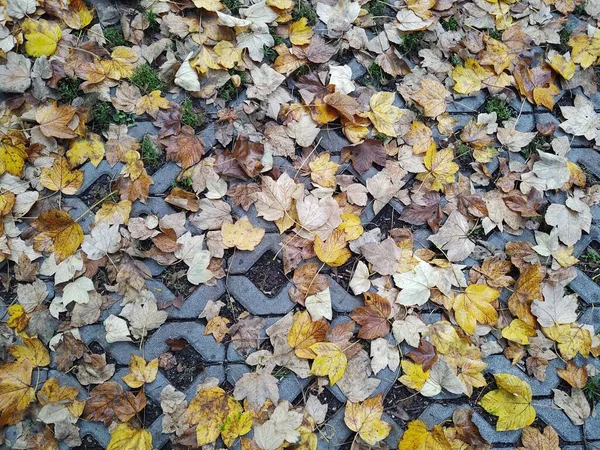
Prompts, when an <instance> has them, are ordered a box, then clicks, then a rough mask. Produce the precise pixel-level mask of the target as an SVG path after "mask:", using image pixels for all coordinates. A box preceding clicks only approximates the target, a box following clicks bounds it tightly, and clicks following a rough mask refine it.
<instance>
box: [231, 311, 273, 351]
mask: <svg viewBox="0 0 600 450" xmlns="http://www.w3.org/2000/svg"><path fill="white" fill-rule="evenodd" d="M265 323H266V322H265V319H263V318H261V317H255V316H252V315H250V314H248V313H247V312H246V313H243V314H242V315H240V317H239V320H238V322H237V323H235V324H233V325H232V326H231V327H230V328H229V331H228V333H229V335H230V336H231V343H232V344H233V346H234V347H235V349H236V350H237V351H238V352H240V353H241V354H247V353H249V351H250V350H252V349H256V348H258V346H259V345H260V340H259V338H260V331H261V330H262V329H263V327H264V326H265Z"/></svg>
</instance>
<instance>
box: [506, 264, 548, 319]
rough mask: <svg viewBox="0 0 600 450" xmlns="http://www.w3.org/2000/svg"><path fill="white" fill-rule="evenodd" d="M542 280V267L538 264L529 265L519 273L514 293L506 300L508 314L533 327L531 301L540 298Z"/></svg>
mask: <svg viewBox="0 0 600 450" xmlns="http://www.w3.org/2000/svg"><path fill="white" fill-rule="evenodd" d="M542 278H543V270H542V267H541V266H540V265H539V264H531V265H529V266H528V267H526V268H525V270H522V271H521V274H520V276H519V278H518V280H517V283H516V284H515V288H514V292H513V294H512V295H511V296H510V298H509V299H508V308H509V309H510V312H512V313H513V314H514V315H515V316H517V317H518V318H519V319H521V320H523V321H524V322H525V323H527V324H529V325H530V326H532V327H534V326H535V317H533V315H532V314H531V310H530V305H531V302H533V300H535V299H540V298H542V292H541V290H540V285H541V282H542Z"/></svg>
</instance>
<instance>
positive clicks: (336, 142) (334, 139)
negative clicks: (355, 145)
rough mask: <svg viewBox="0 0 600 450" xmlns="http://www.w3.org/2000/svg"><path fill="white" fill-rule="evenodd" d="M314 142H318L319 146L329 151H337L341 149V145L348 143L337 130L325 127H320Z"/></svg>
mask: <svg viewBox="0 0 600 450" xmlns="http://www.w3.org/2000/svg"><path fill="white" fill-rule="evenodd" d="M315 142H318V143H319V145H320V147H321V148H323V149H325V150H327V151H328V152H331V153H339V152H341V151H342V147H346V146H347V145H350V142H348V140H347V139H346V138H345V137H344V136H343V135H342V133H341V132H339V130H332V129H328V128H326V127H323V128H321V131H320V132H319V134H318V135H317V138H316V139H315Z"/></svg>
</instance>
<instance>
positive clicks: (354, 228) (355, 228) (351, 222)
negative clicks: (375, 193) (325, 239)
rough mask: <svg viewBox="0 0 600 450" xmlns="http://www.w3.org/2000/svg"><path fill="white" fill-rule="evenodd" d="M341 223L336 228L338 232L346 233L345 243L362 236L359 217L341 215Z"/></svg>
mask: <svg viewBox="0 0 600 450" xmlns="http://www.w3.org/2000/svg"><path fill="white" fill-rule="evenodd" d="M341 219H342V220H343V222H342V223H341V224H339V226H338V227H337V229H338V230H343V231H344V233H346V241H353V240H355V239H358V238H359V237H360V235H361V234H363V231H364V229H363V227H362V226H361V224H360V217H359V216H357V215H356V214H342V215H341Z"/></svg>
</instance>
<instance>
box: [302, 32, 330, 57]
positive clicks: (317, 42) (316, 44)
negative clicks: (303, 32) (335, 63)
mask: <svg viewBox="0 0 600 450" xmlns="http://www.w3.org/2000/svg"><path fill="white" fill-rule="evenodd" d="M336 52H337V49H336V48H335V47H334V46H333V45H329V44H327V43H326V42H325V39H323V38H322V37H321V36H320V35H318V34H315V35H314V36H313V37H312V39H311V40H310V44H309V45H308V47H307V48H306V50H305V51H304V54H305V55H306V57H307V58H308V60H309V61H310V62H313V63H315V64H323V63H326V62H327V61H329V60H330V59H331V57H332V56H333V55H335V53H336Z"/></svg>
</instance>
